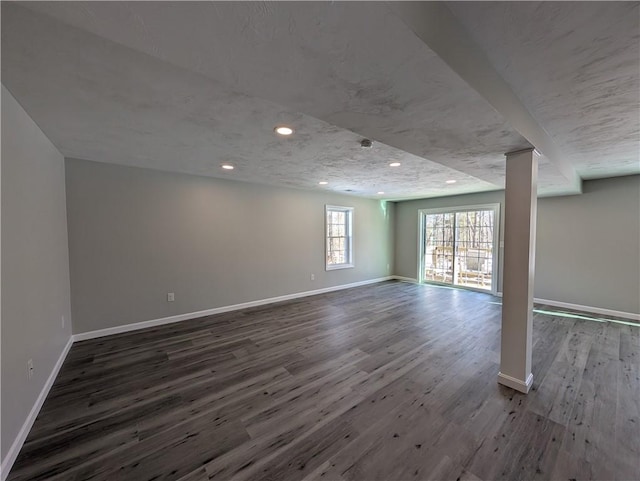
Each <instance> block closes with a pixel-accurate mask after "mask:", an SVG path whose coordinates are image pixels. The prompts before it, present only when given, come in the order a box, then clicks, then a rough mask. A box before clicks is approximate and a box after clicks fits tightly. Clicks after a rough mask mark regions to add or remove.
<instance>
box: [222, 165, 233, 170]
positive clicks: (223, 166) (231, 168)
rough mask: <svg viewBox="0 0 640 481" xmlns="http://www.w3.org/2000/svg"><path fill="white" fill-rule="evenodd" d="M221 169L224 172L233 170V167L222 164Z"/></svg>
mask: <svg viewBox="0 0 640 481" xmlns="http://www.w3.org/2000/svg"><path fill="white" fill-rule="evenodd" d="M222 168H223V169H224V170H233V165H231V164H222Z"/></svg>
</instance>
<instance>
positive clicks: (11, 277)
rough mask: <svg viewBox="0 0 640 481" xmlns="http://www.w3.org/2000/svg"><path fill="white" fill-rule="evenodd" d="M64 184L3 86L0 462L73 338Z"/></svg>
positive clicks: (59, 163)
mask: <svg viewBox="0 0 640 481" xmlns="http://www.w3.org/2000/svg"><path fill="white" fill-rule="evenodd" d="M64 182H65V175H64V159H63V157H62V155H61V154H60V153H59V152H58V150H57V149H56V148H55V147H54V146H53V144H52V143H51V142H50V141H49V140H48V139H47V137H45V135H44V134H43V133H42V132H41V131H40V129H39V128H38V126H37V125H36V124H35V123H34V122H33V121H32V120H31V118H30V117H29V116H28V115H27V113H26V112H25V111H24V110H23V109H22V108H21V107H20V105H19V104H18V103H17V102H16V100H15V99H14V98H13V96H12V95H11V93H9V91H8V90H6V89H5V87H4V86H3V87H2V189H1V191H2V243H1V245H2V261H1V265H2V328H1V329H2V442H1V446H2V448H1V449H2V459H3V460H4V459H5V456H6V455H7V452H8V451H9V449H10V447H11V445H12V444H13V442H14V440H15V439H16V436H17V435H18V433H19V431H20V429H21V428H22V426H23V424H24V423H25V420H26V419H27V416H28V415H29V412H30V410H31V408H32V407H33V405H34V404H35V402H36V400H37V398H38V396H39V394H40V392H41V391H42V389H43V387H44V386H45V383H46V381H47V379H48V377H49V375H50V374H51V372H52V370H53V367H54V366H55V364H56V362H57V361H58V359H59V357H60V355H61V353H62V351H63V349H64V347H65V345H66V344H67V342H68V341H69V338H70V336H71V307H70V300H69V258H68V245H67V222H66V207H65V185H64ZM62 316H65V326H64V327H62V319H61V318H62ZM29 359H33V364H34V372H33V376H32V378H31V379H29V378H28V371H27V361H28V360H29Z"/></svg>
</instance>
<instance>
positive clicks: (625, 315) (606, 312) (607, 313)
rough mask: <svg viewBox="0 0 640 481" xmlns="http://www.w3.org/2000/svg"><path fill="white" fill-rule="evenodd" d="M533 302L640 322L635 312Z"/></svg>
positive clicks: (499, 293)
mask: <svg viewBox="0 0 640 481" xmlns="http://www.w3.org/2000/svg"><path fill="white" fill-rule="evenodd" d="M496 296H498V297H502V292H498V293H496ZM533 302H534V303H535V304H546V305H547V306H553V307H561V308H564V309H571V310H573V311H582V312H588V313H590V314H602V315H603V316H611V317H620V318H622V319H631V320H633V321H640V314H636V313H634V312H625V311H615V310H613V309H603V308H601V307H593V306H583V305H581V304H571V303H569V302H560V301H552V300H551V299H540V298H539V297H534V298H533Z"/></svg>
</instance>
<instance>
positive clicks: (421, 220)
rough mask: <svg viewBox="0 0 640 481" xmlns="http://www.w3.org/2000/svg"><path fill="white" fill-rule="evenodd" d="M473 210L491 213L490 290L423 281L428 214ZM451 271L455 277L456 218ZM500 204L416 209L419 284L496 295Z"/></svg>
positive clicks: (454, 221)
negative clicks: (491, 257) (452, 270)
mask: <svg viewBox="0 0 640 481" xmlns="http://www.w3.org/2000/svg"><path fill="white" fill-rule="evenodd" d="M474 210H492V211H493V246H492V254H493V260H492V261H491V289H479V288H476V287H469V286H460V285H456V284H454V283H453V281H452V282H451V284H447V283H444V282H437V281H427V280H425V279H424V228H425V222H426V216H427V215H430V214H447V213H451V214H456V213H458V212H468V211H474ZM453 219H454V220H453V253H454V256H453V259H454V262H453V269H454V275H453V277H455V269H456V261H455V260H456V256H455V243H456V216H455V215H454V217H453ZM500 222H501V219H500V204H499V203H492V204H477V205H461V206H455V207H439V208H435V209H418V275H417V277H416V279H418V283H419V284H433V285H439V286H447V287H455V288H457V289H467V290H470V291H476V292H485V293H490V294H493V295H494V296H495V295H497V294H498V273H499V269H498V264H499V263H500V245H501V244H500Z"/></svg>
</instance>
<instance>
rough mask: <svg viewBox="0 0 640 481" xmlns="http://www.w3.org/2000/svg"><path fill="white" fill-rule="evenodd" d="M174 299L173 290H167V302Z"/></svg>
mask: <svg viewBox="0 0 640 481" xmlns="http://www.w3.org/2000/svg"><path fill="white" fill-rule="evenodd" d="M175 300H176V294H175V292H169V293H167V302H173V301H175Z"/></svg>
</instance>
